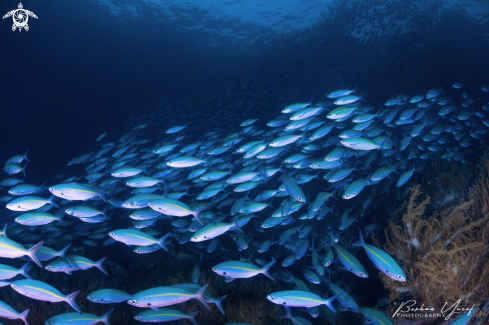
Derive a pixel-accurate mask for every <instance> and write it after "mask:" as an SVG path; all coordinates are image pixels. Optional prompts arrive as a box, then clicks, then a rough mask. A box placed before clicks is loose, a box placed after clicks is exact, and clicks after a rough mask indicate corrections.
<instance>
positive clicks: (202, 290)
mask: <svg viewBox="0 0 489 325" xmlns="http://www.w3.org/2000/svg"><path fill="white" fill-rule="evenodd" d="M208 286H209V285H208V284H206V285H205V286H203V287H202V288H200V289H199V290H198V291H197V292H196V293H195V298H196V299H199V301H200V302H201V303H202V305H204V306H205V307H206V308H207V309H209V310H210V309H211V308H210V307H209V305H208V304H207V302H206V301H205V298H204V293H205V291H206V290H207V287H208Z"/></svg>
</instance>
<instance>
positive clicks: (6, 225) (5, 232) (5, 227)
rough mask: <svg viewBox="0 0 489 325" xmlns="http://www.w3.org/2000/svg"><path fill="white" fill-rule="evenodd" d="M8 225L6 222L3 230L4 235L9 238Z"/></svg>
mask: <svg viewBox="0 0 489 325" xmlns="http://www.w3.org/2000/svg"><path fill="white" fill-rule="evenodd" d="M7 227H8V222H6V223H5V224H4V225H3V230H2V234H1V235H2V236H3V237H5V238H8V237H7Z"/></svg>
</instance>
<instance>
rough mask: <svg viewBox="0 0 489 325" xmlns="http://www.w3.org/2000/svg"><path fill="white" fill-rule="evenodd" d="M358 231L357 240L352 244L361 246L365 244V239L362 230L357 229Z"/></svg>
mask: <svg viewBox="0 0 489 325" xmlns="http://www.w3.org/2000/svg"><path fill="white" fill-rule="evenodd" d="M358 231H359V232H360V237H359V240H358V241H357V242H355V243H353V244H352V245H353V246H363V245H364V244H365V241H364V240H363V235H362V230H361V229H358Z"/></svg>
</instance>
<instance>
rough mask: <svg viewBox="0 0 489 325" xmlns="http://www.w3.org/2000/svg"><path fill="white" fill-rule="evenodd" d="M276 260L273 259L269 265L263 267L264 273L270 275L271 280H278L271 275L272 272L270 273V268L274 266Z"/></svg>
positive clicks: (262, 271)
mask: <svg viewBox="0 0 489 325" xmlns="http://www.w3.org/2000/svg"><path fill="white" fill-rule="evenodd" d="M275 262H277V260H273V261H271V262H270V263H268V264H267V265H265V266H264V267H263V268H262V269H261V273H262V274H263V275H266V276H267V277H269V278H270V279H271V280H273V281H275V282H277V280H275V279H274V278H273V276H271V275H270V273H268V270H270V269H271V268H272V266H273V264H275Z"/></svg>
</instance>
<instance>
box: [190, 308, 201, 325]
mask: <svg viewBox="0 0 489 325" xmlns="http://www.w3.org/2000/svg"><path fill="white" fill-rule="evenodd" d="M199 313H200V312H199V311H196V312H194V313H191V314H189V315H188V320H189V321H191V322H192V323H194V324H195V325H199V324H197V321H196V320H195V316H197V315H198V314H199Z"/></svg>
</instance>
